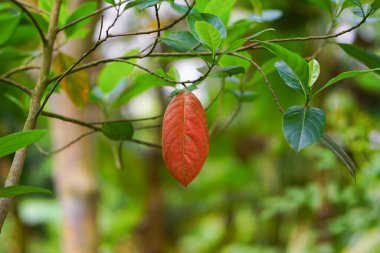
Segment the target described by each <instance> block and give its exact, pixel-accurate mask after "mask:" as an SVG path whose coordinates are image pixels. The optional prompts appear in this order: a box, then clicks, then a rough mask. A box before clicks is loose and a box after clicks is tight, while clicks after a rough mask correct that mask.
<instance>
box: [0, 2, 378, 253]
mask: <svg viewBox="0 0 380 253" xmlns="http://www.w3.org/2000/svg"><path fill="white" fill-rule="evenodd" d="M26 2H29V3H30V4H33V5H36V6H40V7H41V6H42V7H41V8H45V7H43V5H42V4H43V3H41V2H40V3H38V2H37V1H26ZM43 2H44V1H43ZM46 2H47V3H49V2H51V1H48V0H46V1H45V3H46ZM83 2H85V1H84V0H67V1H66V5H67V6H68V10H69V11H70V12H72V11H74V10H75V9H76V8H77V7H78V6H80V5H81V4H82V3H83ZM176 2H180V1H176ZM221 2H222V1H221ZM257 2H260V1H249V0H244V1H243V0H241V1H237V2H236V4H235V7H234V8H233V9H232V12H231V15H230V17H229V21H228V24H229V25H230V26H232V27H233V29H237V27H238V25H240V27H241V29H243V31H244V32H243V33H244V34H245V35H250V34H253V33H255V32H257V31H260V30H263V29H266V28H275V29H276V31H275V32H269V33H266V34H264V35H263V37H262V38H261V39H271V38H282V37H294V36H296V37H297V36H307V35H319V34H325V33H326V32H327V31H328V30H329V26H330V23H331V17H330V16H329V14H328V13H327V12H326V11H324V10H323V9H321V8H319V7H318V6H317V5H315V4H313V2H315V1H307V0H302V1H301V0H290V1H281V0H270V1H269V0H267V1H261V2H260V3H261V5H262V8H263V10H272V11H267V12H263V13H264V14H265V15H264V16H265V18H259V17H258V14H257V13H255V12H254V11H255V9H254V4H253V3H256V4H257ZM221 4H222V3H221ZM97 5H98V6H106V3H103V2H97ZM46 8H48V7H46ZM114 15H115V12H114V10H113V9H110V10H109V11H107V12H105V14H104V25H105V27H107V25H109V24H110V23H111V22H112V20H113V18H114ZM160 15H161V22H162V24H169V23H170V22H171V21H172V20H174V19H175V18H178V16H179V14H177V13H175V12H174V11H173V10H172V9H171V8H170V5H168V4H167V3H164V4H163V5H162V6H161V9H160ZM357 21H358V18H355V17H354V16H353V14H352V9H347V10H346V11H344V12H343V13H342V15H341V16H340V17H339V20H338V22H337V24H336V25H335V26H334V28H333V30H334V31H341V30H343V29H346V28H348V27H350V26H352V25H353V24H354V23H355V22H357ZM378 21H379V20H378V19H375V20H372V21H371V22H369V23H368V24H364V25H363V26H361V27H360V29H358V30H355V31H353V32H350V33H348V34H345V35H344V36H341V37H339V38H337V41H338V42H342V43H354V44H355V45H358V46H360V47H362V48H366V49H369V50H371V51H372V52H377V53H378V54H379V53H380V33H379V31H380V24H379V23H378ZM99 27H100V21H99V17H98V18H97V19H93V20H92V21H91V23H90V24H88V25H87V27H86V28H83V34H82V33H81V34H79V35H76V36H77V37H73V38H72V39H71V40H70V41H68V42H66V41H65V39H64V38H59V39H58V41H59V42H60V43H61V44H60V46H61V47H60V50H61V51H62V52H64V53H65V54H67V55H70V56H72V57H74V58H75V57H79V56H80V55H81V54H82V53H83V52H84V51H86V50H87V49H88V48H89V47H90V46H91V44H92V43H93V41H94V40H96V38H97V36H98V30H99ZM155 27H156V22H155V18H154V10H153V9H152V8H149V9H148V10H144V11H142V12H137V11H136V10H134V9H130V10H128V11H127V12H125V13H124V14H123V16H122V17H121V19H120V20H119V21H118V23H117V24H116V26H115V27H114V29H113V30H112V32H113V33H123V32H130V31H144V30H148V29H155ZM1 29H2V28H1ZM85 29H86V32H84V30H85ZM185 29H187V24H186V22H181V23H179V24H178V25H177V26H176V27H175V28H174V30H185ZM154 36H155V35H154V34H152V35H149V36H140V37H128V38H117V39H111V40H109V41H107V42H106V43H105V44H104V45H103V46H102V47H101V48H100V49H99V50H97V51H96V52H95V54H94V55H92V59H89V60H95V59H102V58H106V57H107V58H108V57H118V56H122V55H125V54H126V53H128V52H129V51H130V50H133V49H139V50H141V49H143V48H145V47H147V46H148V45H150V44H151V43H152V42H153V41H154ZM322 43H325V42H324V41H310V42H289V43H284V44H282V45H283V46H286V47H287V48H289V49H291V50H293V51H296V52H299V53H300V54H302V55H303V56H304V57H308V56H310V55H313V54H314V53H315V52H316V51H317V50H318V48H319V47H320V45H321V44H322ZM58 44H59V43H58ZM12 50H13V51H12ZM39 50H40V47H39V46H38V36H37V34H36V33H35V32H34V30H33V29H31V28H30V24H29V23H28V22H27V19H26V18H25V20H22V21H21V22H20V24H19V27H18V28H17V30H16V32H15V35H14V38H13V39H12V40H11V41H8V43H6V44H2V45H1V46H0V71H1V73H4V72H6V71H7V70H9V68H11V67H15V66H19V65H22V64H24V63H25V62H26V61H28V60H29V59H30V58H31V57H34V58H33V60H32V63H33V64H35V65H38V63H39V59H38V56H37V55H38V52H39ZM156 50H157V51H162V52H165V51H168V50H169V49H168V47H167V46H166V45H165V44H163V43H160V44H159V45H158V47H157V49H156ZM11 51H12V52H13V53H9V52H11ZM15 52H16V53H15ZM246 55H250V57H252V58H253V59H254V60H255V61H257V62H258V63H259V64H260V65H261V66H266V65H265V63H267V62H268V60H269V61H271V59H273V55H271V54H269V53H268V52H266V51H264V50H255V51H252V52H248V53H246ZM316 59H317V60H318V61H319V63H320V65H321V75H320V77H319V80H318V81H317V85H323V84H324V83H325V82H326V81H327V80H329V79H330V78H332V77H333V76H336V75H337V74H339V73H341V72H343V71H348V70H352V69H360V68H365V67H364V66H363V65H361V64H360V63H359V62H358V61H356V60H354V59H353V58H351V57H350V56H348V55H347V54H345V52H344V51H343V50H341V49H340V48H339V47H338V46H336V45H335V44H334V43H330V42H326V43H325V45H324V47H323V49H322V50H321V52H320V53H319V54H318V55H317V57H316ZM273 62H274V61H272V63H270V62H269V63H268V64H267V67H268V69H269V70H270V71H269V73H268V76H269V79H270V81H271V83H272V85H273V86H274V89H275V91H276V93H277V95H278V97H279V100H280V102H281V104H282V105H283V107H285V108H287V107H289V106H292V105H295V104H302V103H303V100H302V96H301V95H299V94H298V93H297V92H296V91H294V90H292V89H290V88H289V87H287V86H286V85H284V83H283V81H282V80H281V79H280V77H279V75H278V73H277V71H273ZM139 63H140V64H141V65H144V66H147V67H149V68H150V69H153V70H155V69H159V68H163V69H165V70H169V69H170V68H171V67H173V66H174V67H175V68H176V69H177V71H178V73H179V77H180V79H181V80H188V79H194V78H197V77H198V76H200V75H201V74H200V73H199V72H198V71H197V70H196V68H198V67H202V65H203V64H202V61H201V60H199V59H186V58H178V59H176V58H170V59H165V58H149V59H143V60H139ZM221 64H222V65H223V64H225V66H230V65H242V66H244V68H245V69H246V74H245V76H244V77H243V82H244V83H245V88H246V89H247V90H250V91H252V92H255V93H257V95H258V96H257V98H255V100H254V101H247V102H243V103H239V101H238V99H237V98H236V96H234V95H233V93H231V92H225V93H224V94H222V96H221V97H220V98H219V99H218V101H217V102H216V103H214V104H213V105H212V106H211V107H210V108H209V110H207V117H208V124H209V128H210V131H211V132H212V135H211V140H210V153H209V157H208V159H207V162H206V164H205V165H204V167H203V169H202V171H201V173H200V174H199V176H198V177H197V178H196V179H195V181H194V182H193V183H191V184H190V186H189V187H187V188H184V187H182V186H181V185H180V184H179V183H177V182H176V181H174V180H173V178H172V177H171V176H170V174H169V172H168V171H167V169H166V167H165V165H164V164H163V161H162V158H161V151H160V150H159V149H154V148H149V147H146V146H142V145H138V144H135V143H131V142H126V143H124V144H123V149H122V158H123V164H122V166H121V164H120V163H121V161H120V157H119V156H118V155H117V153H118V151H117V149H118V147H117V146H118V145H117V143H114V142H112V141H110V140H108V139H107V138H105V137H104V136H102V135H101V134H99V133H98V134H95V135H92V136H91V137H88V138H86V139H84V140H82V141H80V142H78V143H76V144H75V145H73V146H71V147H70V148H67V149H65V150H64V151H62V152H60V153H58V154H54V155H51V156H46V155H44V154H42V153H41V152H39V151H38V149H37V148H36V147H35V146H32V147H31V148H30V149H29V157H28V159H27V164H26V167H25V168H24V172H23V175H22V179H21V184H25V185H34V186H40V187H45V188H49V189H52V190H53V191H54V193H55V194H54V196H45V195H38V194H28V195H25V196H21V197H18V198H17V199H16V200H15V203H14V208H13V209H12V212H11V213H10V214H9V215H8V218H7V221H6V223H5V226H4V228H3V231H2V233H1V235H0V252H1V253H48V252H49V253H50V252H64V253H92V252H100V253H111V252H116V253H122V252H128V253H129V252H131V253H160V252H168V253H170V252H173V253H216V252H221V253H282V252H289V253H298V252H299V253H305V252H319V253H333V252H343V253H376V252H380V220H379V215H380V121H379V117H380V99H379V98H380V78H379V76H378V75H376V74H365V75H361V76H359V77H357V78H353V79H346V80H344V81H342V82H340V83H339V85H336V86H334V87H332V88H330V89H328V90H326V91H325V92H323V93H322V94H321V95H320V96H318V97H317V98H316V99H315V100H313V101H312V105H313V106H317V107H320V108H323V109H324V110H325V112H326V115H327V123H328V126H327V129H326V131H327V133H328V134H329V135H330V136H332V137H333V138H334V139H335V140H336V141H337V142H338V143H339V144H340V145H342V146H343V147H344V148H345V150H346V151H347V152H348V154H349V155H350V156H351V157H352V158H353V160H354V161H355V163H356V164H357V166H358V171H357V180H356V183H355V181H354V180H353V178H352V177H351V176H350V174H349V172H348V171H347V169H346V168H345V167H344V166H343V165H342V164H341V163H340V161H339V160H337V159H336V157H335V156H334V154H332V153H331V152H330V151H329V150H327V149H325V148H323V147H322V146H321V145H320V144H319V143H316V144H314V145H312V146H310V147H308V148H307V149H305V150H303V151H302V152H300V153H296V152H295V151H294V150H293V149H292V148H291V147H290V146H289V145H288V144H287V142H286V140H285V138H284V137H283V133H282V115H281V114H280V113H279V111H278V109H277V108H276V106H275V103H274V102H273V99H272V97H271V95H270V93H269V91H268V89H267V87H266V86H265V83H264V82H263V80H262V79H260V78H259V77H257V75H258V73H257V71H256V70H255V69H253V68H252V67H250V66H249V64H247V63H246V62H244V61H237V60H236V59H233V58H228V57H225V58H223V62H222V63H221ZM102 68H103V66H97V67H95V68H91V69H90V70H89V71H88V73H89V82H90V84H91V86H92V87H94V88H93V89H92V92H91V96H90V103H89V104H88V105H86V106H85V107H84V108H78V107H76V106H74V105H73V103H72V102H71V101H70V100H69V99H68V98H67V97H66V95H65V93H64V92H59V93H57V94H56V95H55V96H54V97H53V99H52V100H51V101H50V102H49V104H48V110H49V111H52V112H56V113H60V114H63V115H66V116H70V117H74V118H78V119H81V120H86V121H97V120H105V119H119V118H143V117H151V116H156V115H159V114H161V113H162V112H163V110H164V108H165V106H166V105H167V103H168V102H169V101H170V99H169V97H168V95H169V94H170V92H172V91H173V90H174V89H173V88H167V87H165V88H153V89H149V90H147V91H145V92H143V93H141V94H136V96H133V97H131V98H128V99H124V101H127V103H120V106H117V107H110V106H109V104H110V103H111V102H112V101H114V100H115V99H116V98H117V97H118V96H119V95H120V94H119V93H121V92H122V90H123V88H120V89H118V90H117V91H115V92H113V93H111V94H100V92H99V90H98V89H96V85H97V82H98V76H99V73H100V71H101V70H102ZM264 70H265V69H264ZM37 73H38V72H36V71H33V70H32V71H30V72H27V73H23V74H17V75H16V76H15V78H16V79H17V80H19V81H22V82H23V83H25V84H26V85H30V87H32V86H33V84H34V81H35V80H36V74H37ZM141 73H142V72H141V71H139V70H133V71H132V72H131V73H130V74H128V76H127V77H125V78H124V79H123V81H121V82H122V84H120V87H127V86H128V85H132V84H133V81H134V80H135V77H137V76H139V75H141ZM235 82H236V80H235V79H234V78H230V79H228V80H226V83H225V85H228V87H234V85H236V83H235ZM221 85H222V81H221V79H218V78H212V77H210V78H208V79H207V80H205V81H203V82H202V84H201V85H200V87H199V89H197V90H196V91H194V93H195V94H196V96H197V97H198V98H199V99H200V100H201V102H202V104H203V105H204V107H207V106H208V105H209V104H210V103H211V101H212V100H213V99H214V97H215V96H216V95H217V93H218V92H219V90H220V87H221ZM236 87H238V86H236ZM24 102H25V103H27V101H26V100H25V98H24V97H23V95H22V94H21V93H19V91H17V90H14V89H12V88H9V87H8V86H6V85H0V136H3V135H6V134H9V133H12V132H15V131H19V130H20V129H21V128H22V125H23V121H24V119H25V109H24V108H25V103H24ZM236 113H238V114H236ZM234 115H236V117H234V119H233V121H232V122H230V121H231V118H232V117H233V116H234ZM160 123H161V119H157V120H153V121H149V122H144V123H142V124H141V126H140V125H137V126H136V127H137V128H139V127H142V129H140V130H136V134H135V137H136V139H140V140H144V141H148V142H151V143H157V144H159V143H160V139H161V136H160V132H161V128H144V127H145V126H149V125H157V124H160ZM38 127H39V128H45V129H48V130H49V136H47V137H45V138H44V139H43V140H42V141H40V142H39V144H38V146H40V147H39V148H43V149H46V150H55V149H57V148H60V147H62V146H63V145H65V144H66V143H67V142H68V141H70V140H72V139H75V138H76V137H77V136H79V135H81V134H82V133H84V132H85V131H87V130H85V129H82V128H81V127H78V126H76V125H73V124H70V123H63V122H62V121H57V120H52V119H48V118H44V117H41V119H40V122H39V126H38ZM11 159H12V157H11V156H8V157H6V158H3V159H0V182H1V183H2V184H1V185H3V181H4V180H5V177H6V175H7V172H8V169H9V166H10V162H11ZM118 167H122V169H119V168H118Z"/></svg>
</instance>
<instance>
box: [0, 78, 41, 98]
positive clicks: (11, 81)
mask: <svg viewBox="0 0 380 253" xmlns="http://www.w3.org/2000/svg"><path fill="white" fill-rule="evenodd" d="M0 82H3V83H6V84H9V85H11V86H13V87H15V88H17V89H19V90H21V91H23V92H24V93H26V94H27V95H28V96H31V95H32V93H33V91H32V90H31V89H29V88H27V87H25V86H24V85H22V84H20V83H18V82H16V81H13V80H11V79H8V78H4V77H0Z"/></svg>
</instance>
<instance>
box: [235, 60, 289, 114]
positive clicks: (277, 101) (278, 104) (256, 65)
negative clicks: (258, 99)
mask: <svg viewBox="0 0 380 253" xmlns="http://www.w3.org/2000/svg"><path fill="white" fill-rule="evenodd" d="M232 55H234V56H236V57H239V58H241V59H244V60H246V61H248V62H250V63H251V64H252V65H253V66H255V67H256V68H257V70H258V71H259V72H260V74H261V75H262V76H263V78H264V81H265V83H266V85H267V86H268V89H269V91H270V93H271V94H272V97H273V99H274V102H275V103H276V105H277V108H278V110H279V111H280V112H281V113H284V109H283V108H282V106H281V104H280V101H279V100H278V98H277V95H276V92H275V91H274V89H273V87H272V85H271V83H270V82H269V79H268V77H267V75H266V74H265V73H264V71H263V70H262V69H261V68H260V66H259V65H258V64H257V63H256V62H255V61H254V60H252V59H250V58H248V57H245V56H243V55H239V54H236V53H233V54H232Z"/></svg>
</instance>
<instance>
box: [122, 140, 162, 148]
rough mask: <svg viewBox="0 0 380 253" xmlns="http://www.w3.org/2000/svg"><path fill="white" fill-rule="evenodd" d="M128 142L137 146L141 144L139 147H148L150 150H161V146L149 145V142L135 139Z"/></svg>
mask: <svg viewBox="0 0 380 253" xmlns="http://www.w3.org/2000/svg"><path fill="white" fill-rule="evenodd" d="M129 141H130V142H134V143H137V144H141V145H144V146H148V147H151V148H158V149H162V146H161V145H158V144H154V143H149V142H145V141H140V140H136V139H130V140H129Z"/></svg>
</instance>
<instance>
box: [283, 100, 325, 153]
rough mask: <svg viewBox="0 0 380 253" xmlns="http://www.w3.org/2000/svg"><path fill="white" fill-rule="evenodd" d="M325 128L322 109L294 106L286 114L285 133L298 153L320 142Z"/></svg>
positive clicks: (284, 119) (284, 121)
mask: <svg viewBox="0 0 380 253" xmlns="http://www.w3.org/2000/svg"><path fill="white" fill-rule="evenodd" d="M325 128H326V119H325V114H324V112H323V111H322V110H321V109H318V108H313V107H303V106H292V107H290V108H288V110H286V112H285V113H284V117H283V132H284V135H285V137H286V140H287V141H288V143H289V144H290V145H291V146H292V147H293V148H294V149H295V150H296V151H300V150H301V149H304V148H306V147H307V146H309V145H311V144H313V143H315V142H316V141H318V140H319V139H320V138H321V137H322V135H323V132H324V130H325Z"/></svg>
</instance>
